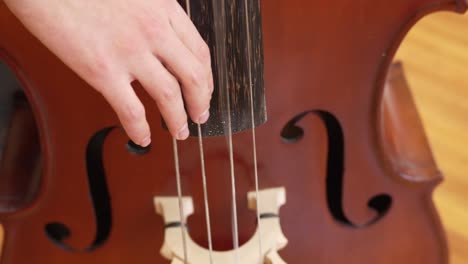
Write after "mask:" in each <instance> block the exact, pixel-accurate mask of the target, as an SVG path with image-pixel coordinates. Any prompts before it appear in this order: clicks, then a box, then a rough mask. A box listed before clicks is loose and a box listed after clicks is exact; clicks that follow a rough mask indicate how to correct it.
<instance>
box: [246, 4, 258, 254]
mask: <svg viewBox="0 0 468 264" xmlns="http://www.w3.org/2000/svg"><path fill="white" fill-rule="evenodd" d="M244 5H245V9H244V10H245V14H244V16H245V25H246V32H247V60H248V72H249V88H250V114H251V119H252V120H251V121H252V143H253V148H252V151H253V159H254V174H255V196H256V206H257V226H258V231H259V234H260V235H259V236H258V250H259V263H262V259H263V250H262V229H261V224H260V196H259V180H258V166H257V140H256V133H255V115H254V99H253V83H252V54H251V50H252V49H251V48H252V47H251V35H250V34H251V33H250V14H249V8H248V0H244Z"/></svg>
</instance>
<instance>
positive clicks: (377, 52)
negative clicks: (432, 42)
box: [0, 0, 467, 264]
mask: <svg viewBox="0 0 468 264" xmlns="http://www.w3.org/2000/svg"><path fill="white" fill-rule="evenodd" d="M179 2H180V4H181V5H182V6H184V7H185V8H186V10H187V12H188V13H189V14H190V17H191V18H192V20H193V21H194V23H195V25H196V26H197V28H198V29H199V31H200V33H201V34H202V36H203V37H204V38H205V40H206V42H207V43H208V44H209V46H210V47H211V50H212V62H213V65H214V66H213V69H214V76H215V87H216V88H215V92H214V96H213V100H212V102H211V118H210V120H209V122H208V123H207V124H205V125H203V126H197V125H196V124H191V127H190V128H191V136H192V137H191V138H190V139H188V140H186V141H184V142H177V141H175V140H174V139H172V138H171V136H170V135H169V133H168V131H167V130H166V129H165V126H164V121H163V120H161V117H160V114H159V112H158V109H157V107H156V106H155V105H154V103H152V100H151V98H150V97H149V96H148V95H147V94H145V93H144V91H143V89H141V87H140V86H139V85H138V84H135V89H136V90H137V92H138V95H139V97H140V98H141V99H142V101H144V103H145V107H146V108H147V113H148V120H149V121H150V124H151V130H152V134H153V143H152V145H151V146H150V147H147V148H142V147H140V146H137V145H136V144H134V143H133V142H131V141H130V140H129V139H128V137H127V135H126V134H125V132H124V131H123V129H122V128H120V127H119V123H118V119H117V117H116V115H115V114H114V112H113V111H112V109H111V108H110V107H109V105H108V104H107V103H106V102H105V101H104V99H103V98H102V97H101V96H100V95H99V94H98V93H96V92H94V91H93V90H92V88H91V87H88V84H86V83H85V82H84V81H83V80H82V79H80V78H79V77H78V76H77V75H76V74H75V73H73V72H72V71H71V70H70V69H69V68H67V67H66V66H65V65H64V64H63V63H62V62H61V61H60V60H59V59H58V58H56V57H55V56H54V55H53V54H52V53H51V52H50V51H49V50H48V49H47V48H46V47H45V46H43V45H42V44H41V43H40V42H39V41H38V40H37V39H36V38H34V36H32V35H31V34H30V33H29V32H28V31H27V30H26V29H25V28H24V27H23V26H22V25H21V23H20V22H19V21H18V20H17V19H16V18H15V17H14V16H13V14H12V13H11V12H10V11H9V10H8V9H7V8H6V6H5V5H4V4H3V3H0V25H1V26H0V59H1V60H2V61H3V62H4V65H5V66H8V67H4V66H2V68H1V71H2V72H8V71H9V70H6V69H7V68H8V69H11V72H9V75H10V76H14V77H15V78H14V79H16V80H17V81H11V82H9V83H11V85H12V86H11V87H10V88H11V89H9V90H8V92H7V93H4V94H5V95H4V94H2V100H5V101H2V102H9V103H8V105H10V106H11V111H9V112H8V115H5V117H4V116H3V115H2V116H0V121H1V122H3V123H4V124H3V128H4V129H3V130H2V133H0V140H3V141H2V142H1V144H0V146H1V156H0V222H1V224H2V226H3V228H4V238H3V248H2V250H1V251H2V254H1V257H0V263H1V264H30V263H38V264H42V263H44V264H53V263H70V264H75V263H76V264H78V263H90V264H98V263H139V264H150V263H174V264H177V263H190V264H202V263H203V264H205V263H210V264H211V263H218V264H219V263H223V264H224V263H232V264H237V263H243V264H244V263H245V264H250V263H252V264H253V263H271V264H279V263H304V262H307V263H314V264H315V263H316V264H338V263H348V264H357V263H379V264H390V263H424V264H445V263H448V253H447V252H448V250H447V243H446V238H445V234H444V230H443V227H442V225H441V223H440V220H439V216H438V214H437V211H436V209H435V206H434V204H433V201H432V193H433V191H434V189H435V188H436V187H437V185H438V184H439V183H440V182H441V173H440V172H439V170H438V169H437V166H436V165H435V162H434V159H433V157H432V155H431V150H430V148H429V145H428V143H427V139H426V138H425V134H424V131H423V129H422V126H421V124H420V120H419V117H418V114H417V111H416V108H415V105H414V103H413V100H412V98H411V93H410V92H409V90H408V87H407V85H406V83H405V78H404V74H403V67H402V66H401V65H398V64H392V60H393V55H394V54H395V52H396V50H397V49H398V47H399V45H400V43H401V41H402V39H403V38H404V36H405V35H406V33H407V32H408V31H409V30H410V29H411V28H412V26H413V25H414V24H415V23H416V22H417V21H418V20H419V19H421V18H422V17H424V16H426V15H428V14H430V13H432V12H436V11H440V10H446V11H453V12H458V13H463V12H465V11H466V8H467V5H466V3H465V2H463V1H461V0H447V1H441V0H394V1H384V0H373V1H370V0H362V1H349V0H338V1H303V0H288V1H280V0H269V1H260V0H231V1H227V0H183V1H182V0H180V1H179ZM0 76H2V75H0ZM1 89H2V90H3V89H4V90H7V88H4V87H3V86H2V87H1ZM7 99H8V100H7ZM83 104H85V105H84V107H83ZM408 124H411V125H410V126H409V125H408Z"/></svg>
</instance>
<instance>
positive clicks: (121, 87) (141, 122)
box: [101, 81, 151, 147]
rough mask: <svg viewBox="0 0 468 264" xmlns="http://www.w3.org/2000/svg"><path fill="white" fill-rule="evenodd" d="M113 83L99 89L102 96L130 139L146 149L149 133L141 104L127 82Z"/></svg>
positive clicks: (149, 141)
mask: <svg viewBox="0 0 468 264" xmlns="http://www.w3.org/2000/svg"><path fill="white" fill-rule="evenodd" d="M114 83H115V85H114V86H112V85H109V86H107V87H106V88H105V89H101V93H102V95H103V96H104V97H105V99H106V100H107V101H108V102H109V104H110V105H111V107H112V108H113V109H114V111H115V112H116V114H117V116H118V117H119V120H120V122H121V124H122V126H123V128H124V130H125V132H126V133H127V135H128V136H129V137H130V139H131V140H132V141H133V142H135V143H136V144H138V145H140V146H142V147H147V146H148V145H149V144H150V143H151V133H150V127H149V124H148V121H147V120H146V114H145V108H144V106H143V104H142V102H141V101H140V99H139V98H138V96H137V95H136V93H135V91H134V90H133V88H132V86H131V85H130V83H129V82H125V81H122V82H120V83H116V82H115V81H114Z"/></svg>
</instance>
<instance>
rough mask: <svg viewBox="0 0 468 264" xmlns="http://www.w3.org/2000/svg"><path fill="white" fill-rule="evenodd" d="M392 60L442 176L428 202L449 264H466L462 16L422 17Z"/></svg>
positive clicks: (467, 34)
mask: <svg viewBox="0 0 468 264" xmlns="http://www.w3.org/2000/svg"><path fill="white" fill-rule="evenodd" d="M396 59H398V60H401V61H402V62H403V63H404V66H405V70H406V77H407V79H408V82H409V85H410V87H411V90H412V92H413V95H414V97H415V101H416V105H417V106H418V108H419V111H420V114H421V118H422V120H423V123H424V126H425V129H426V133H427V135H428V137H429V141H430V143H431V147H432V150H433V152H434V155H435V158H436V160H437V162H438V165H439V168H440V169H441V170H442V172H443V173H444V175H445V179H444V181H443V183H442V184H441V185H440V186H439V187H438V188H437V190H436V192H435V194H434V200H435V203H436V206H437V209H438V210H439V213H440V215H441V218H442V222H443V224H444V226H445V229H446V232H447V236H448V240H449V247H450V248H449V252H450V259H451V262H450V263H451V264H465V263H468V15H464V16H460V15H457V14H453V13H446V12H442V13H437V14H433V15H430V16H428V17H425V18H423V19H422V20H421V21H420V22H419V23H418V24H417V25H416V26H415V27H414V28H413V29H412V30H411V31H410V33H409V34H408V36H407V37H406V39H405V41H404V42H403V44H402V46H401V47H400V50H399V51H398V54H397V55H396Z"/></svg>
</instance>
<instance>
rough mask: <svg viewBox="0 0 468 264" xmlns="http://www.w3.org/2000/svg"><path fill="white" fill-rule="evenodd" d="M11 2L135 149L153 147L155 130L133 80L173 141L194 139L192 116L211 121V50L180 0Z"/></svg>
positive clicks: (47, 0) (11, 5)
mask: <svg viewBox="0 0 468 264" xmlns="http://www.w3.org/2000/svg"><path fill="white" fill-rule="evenodd" d="M4 2H5V3H6V4H7V6H8V7H9V8H10V9H11V11H12V12H13V13H14V14H15V15H16V16H17V17H18V19H19V20H21V22H22V23H23V24H24V25H25V27H26V28H27V29H28V30H29V31H30V32H31V33H32V34H33V35H35V36H36V37H37V38H38V39H39V40H40V41H41V42H42V43H44V45H45V46H47V47H48V48H49V49H50V50H51V51H52V52H53V53H54V54H55V55H57V57H59V58H60V59H61V60H62V61H63V62H64V63H65V64H66V65H67V66H68V67H70V68H71V69H72V70H73V71H74V72H76V73H77V74H78V75H79V76H80V77H81V78H83V79H84V80H85V81H86V82H87V83H89V84H90V85H91V86H92V87H93V88H94V89H96V90H97V91H98V92H99V93H101V94H102V96H104V98H105V99H106V100H107V102H109V104H110V106H111V107H112V108H113V109H114V111H115V113H116V114H117V116H118V118H119V120H120V122H121V124H122V126H123V128H124V129H125V131H126V133H127V134H128V136H129V137H130V139H132V140H133V141H134V142H135V143H136V144H139V145H141V146H144V147H146V146H148V145H149V144H150V143H151V132H150V128H149V124H148V121H147V118H146V111H145V107H144V106H143V104H142V103H141V101H140V99H139V98H138V97H137V95H136V94H135V92H134V90H133V88H132V86H131V83H132V82H133V81H134V80H137V81H139V82H140V83H141V84H142V86H143V87H144V88H145V90H146V91H147V92H148V94H149V95H150V96H151V97H152V98H153V99H154V101H155V103H156V104H157V106H158V108H159V110H160V112H161V114H162V116H163V118H164V120H165V121H166V124H167V126H168V128H169V131H170V133H171V135H172V136H173V137H174V138H176V139H178V140H185V139H186V138H187V137H188V136H189V131H188V127H187V119H188V116H190V118H191V119H192V120H193V121H194V122H197V123H200V124H203V123H206V121H207V120H208V118H209V103H210V100H211V95H212V92H213V76H212V70H211V61H210V50H209V48H208V46H207V45H206V43H205V42H204V40H203V39H202V38H201V36H200V35H199V33H198V31H197V29H196V28H195V26H194V25H193V23H192V22H191V20H190V19H189V17H188V16H187V14H186V13H185V11H184V10H183V8H182V7H181V6H180V5H179V4H178V3H177V1H176V0H131V1H130V0H98V1H96V0H79V1H75V0H4ZM182 96H183V97H182ZM182 98H183V99H182ZM184 105H185V106H186V109H187V111H186V110H185V108H184Z"/></svg>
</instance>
